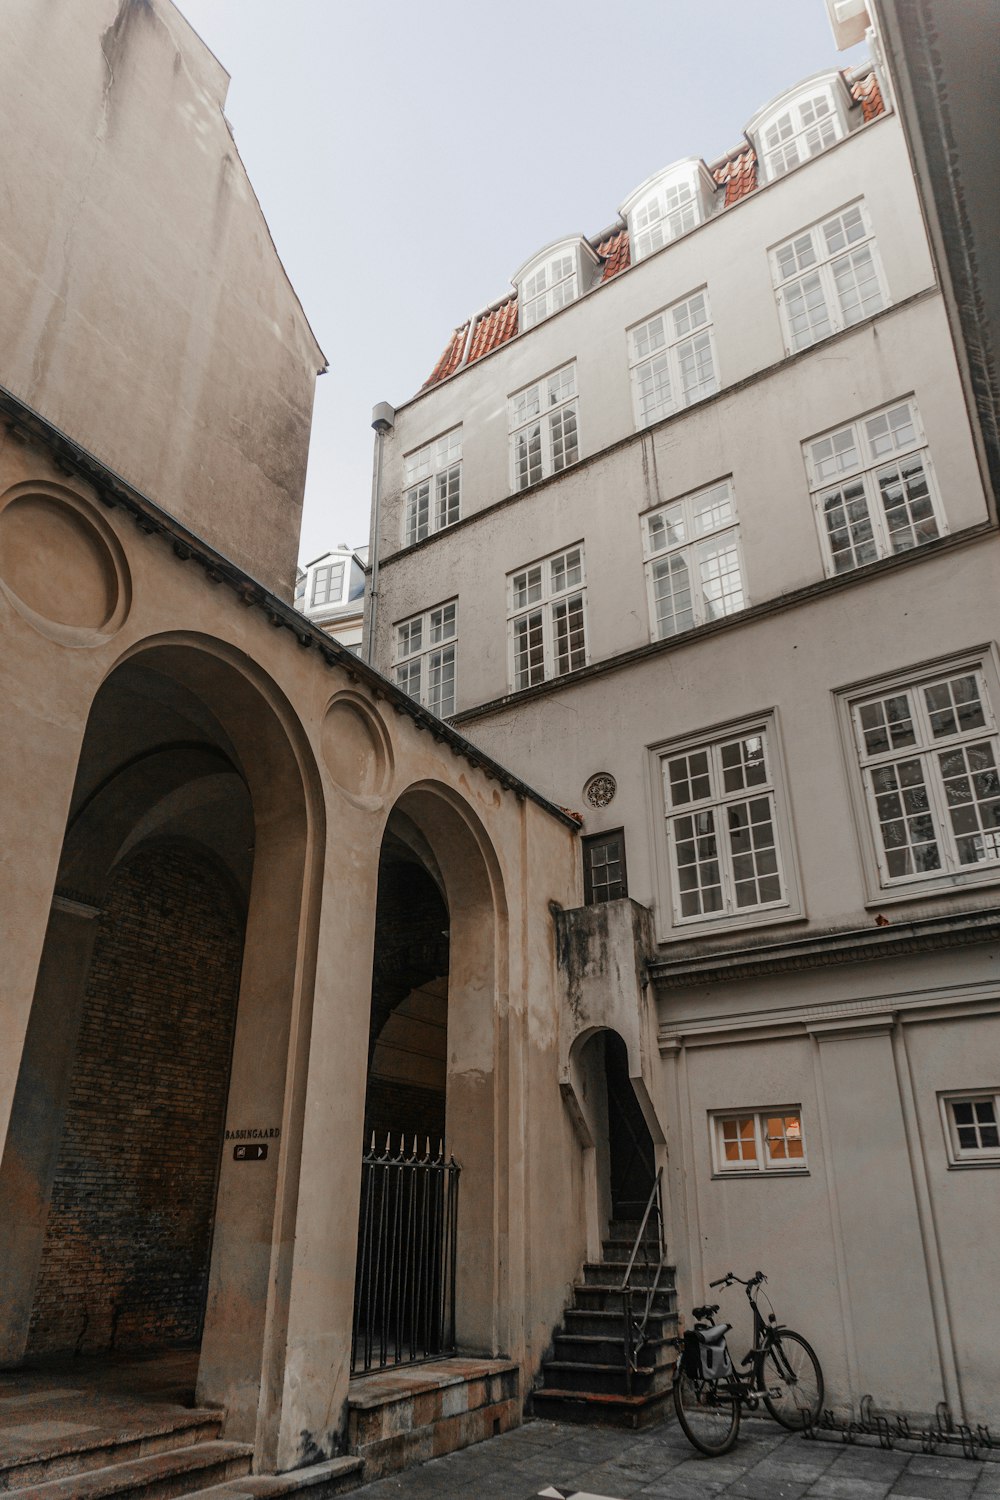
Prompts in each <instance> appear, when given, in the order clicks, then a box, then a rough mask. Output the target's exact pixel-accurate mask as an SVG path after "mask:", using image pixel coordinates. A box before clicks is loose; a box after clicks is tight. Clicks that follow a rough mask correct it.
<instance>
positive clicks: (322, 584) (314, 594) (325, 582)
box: [309, 562, 344, 609]
mask: <svg viewBox="0 0 1000 1500" xmlns="http://www.w3.org/2000/svg"><path fill="white" fill-rule="evenodd" d="M343 592H344V564H343V563H342V562H335V563H323V564H322V566H321V567H318V568H316V569H315V571H314V573H313V576H312V588H311V589H310V591H309V607H310V609H314V608H316V607H317V606H318V605H320V604H339V603H340V600H341V597H342V595H343Z"/></svg>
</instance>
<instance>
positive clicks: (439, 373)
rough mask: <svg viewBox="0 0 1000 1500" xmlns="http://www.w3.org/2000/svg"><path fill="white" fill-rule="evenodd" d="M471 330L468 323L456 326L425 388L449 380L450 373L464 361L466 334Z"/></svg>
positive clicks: (426, 381) (424, 385) (425, 382)
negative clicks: (463, 352)
mask: <svg viewBox="0 0 1000 1500" xmlns="http://www.w3.org/2000/svg"><path fill="white" fill-rule="evenodd" d="M468 331H469V325H468V323H463V324H462V326H461V328H456V329H455V332H454V333H453V334H452V336H451V338H450V339H449V340H448V346H447V348H446V349H445V351H444V353H443V354H442V356H441V358H440V359H439V360H438V362H437V364H436V365H435V366H434V369H433V370H432V371H431V374H430V377H429V379H427V380H425V381H424V384H423V389H424V390H426V389H427V387H428V386H429V385H437V383H438V381H439V380H447V378H448V376H449V375H454V373H455V371H456V370H457V369H458V367H459V365H460V364H461V361H462V351H463V349H464V348H465V336H466V334H467V333H468Z"/></svg>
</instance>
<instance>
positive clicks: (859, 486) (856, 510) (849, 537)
mask: <svg viewBox="0 0 1000 1500" xmlns="http://www.w3.org/2000/svg"><path fill="white" fill-rule="evenodd" d="M820 504H821V506H822V514H823V524H824V525H825V527H826V534H827V539H828V541H829V543H830V556H831V559H832V561H833V570H834V572H835V573H848V572H850V571H851V569H853V568H860V567H862V566H863V564H864V563H870V562H874V561H875V560H876V558H877V557H878V547H877V545H876V542H875V535H874V532H873V530H872V523H871V517H870V515H869V514H868V497H867V495H866V494H865V487H864V484H863V482H862V481H861V480H860V479H856V480H853V481H852V482H851V483H850V484H845V485H843V486H842V487H841V488H840V489H839V490H833V491H832V492H831V493H829V494H826V495H821V496H820Z"/></svg>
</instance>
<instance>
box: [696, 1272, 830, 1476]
mask: <svg viewBox="0 0 1000 1500" xmlns="http://www.w3.org/2000/svg"><path fill="white" fill-rule="evenodd" d="M766 1280H767V1277H766V1276H765V1275H764V1273H763V1271H758V1272H757V1274H756V1275H755V1276H751V1277H750V1280H749V1281H743V1280H742V1279H741V1278H740V1277H739V1276H735V1275H734V1274H733V1272H732V1271H728V1272H727V1273H726V1275H725V1276H721V1277H720V1278H719V1280H718V1281H713V1282H710V1283H709V1285H710V1286H712V1287H717V1286H721V1287H730V1286H732V1285H733V1283H734V1282H736V1283H738V1284H739V1285H740V1286H742V1287H744V1288H745V1289H746V1294H747V1301H748V1302H749V1303H750V1307H751V1310H752V1313H753V1347H752V1348H751V1349H749V1350H748V1351H747V1353H746V1355H745V1356H744V1358H743V1360H742V1363H741V1367H740V1369H739V1370H737V1369H736V1368H735V1367H734V1366H733V1362H732V1359H731V1358H730V1355H729V1350H728V1348H727V1347H726V1342H725V1338H726V1334H727V1333H728V1332H729V1330H730V1328H731V1327H732V1324H731V1323H716V1322H715V1314H716V1313H717V1312H718V1311H719V1304H718V1303H714V1304H712V1305H706V1306H704V1307H696V1308H694V1309H693V1312H694V1316H695V1318H697V1319H698V1322H697V1323H696V1324H695V1327H694V1328H693V1329H689V1330H688V1331H687V1332H686V1333H685V1335H684V1337H683V1339H678V1340H677V1341H676V1342H677V1345H678V1347H679V1348H680V1351H681V1352H680V1357H679V1359H678V1361H677V1369H676V1372H675V1375H674V1408H675V1410H676V1412H677V1420H678V1422H679V1423H680V1425H681V1428H682V1430H683V1432H684V1435H685V1436H686V1437H687V1438H688V1440H689V1441H690V1442H692V1443H693V1444H694V1446H695V1447H696V1448H697V1449H699V1451H700V1452H702V1453H707V1454H708V1455H709V1456H710V1457H715V1456H717V1455H718V1454H721V1453H728V1452H729V1450H730V1448H731V1447H732V1446H733V1444H734V1443H735V1442H736V1438H737V1435H738V1433H739V1430H740V1415H741V1411H742V1408H743V1407H744V1406H745V1407H746V1408H747V1410H748V1411H756V1410H757V1408H758V1406H759V1405H760V1402H761V1401H763V1403H764V1406H765V1407H766V1408H767V1410H768V1412H769V1413H770V1415H771V1416H772V1417H773V1418H774V1420H775V1421H776V1422H780V1424H781V1425H782V1427H787V1428H789V1429H790V1430H791V1431H793V1432H799V1431H801V1430H802V1428H803V1427H805V1426H806V1424H807V1423H809V1422H815V1421H816V1419H817V1418H818V1416H819V1414H820V1411H821V1409H822V1406H823V1394H824V1388H823V1371H822V1369H821V1368H820V1363H819V1360H818V1359H817V1358H816V1355H815V1353H814V1352H813V1349H812V1348H811V1346H810V1345H809V1344H808V1343H807V1342H806V1340H805V1339H804V1338H803V1337H802V1335H801V1334H800V1333H795V1332H794V1331H793V1330H792V1329H791V1328H786V1327H785V1325H784V1324H783V1323H779V1322H778V1320H777V1318H776V1316H775V1312H774V1307H773V1305H771V1303H770V1298H767V1293H766V1292H765V1294H764V1295H765V1298H767V1301H768V1304H769V1305H770V1306H771V1311H770V1313H769V1314H768V1316H767V1319H766V1321H765V1318H764V1315H763V1313H762V1312H761V1311H760V1309H759V1307H758V1306H757V1298H758V1297H759V1295H760V1288H761V1287H762V1286H763V1284H764V1282H766ZM742 1371H745V1372H746V1373H741V1372H742Z"/></svg>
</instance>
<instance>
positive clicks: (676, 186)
mask: <svg viewBox="0 0 1000 1500" xmlns="http://www.w3.org/2000/svg"><path fill="white" fill-rule="evenodd" d="M714 189H715V184H714V183H713V182H712V179H711V177H710V176H709V174H708V171H707V169H706V167H705V164H704V162H702V161H699V160H698V159H697V158H695V157H692V158H691V159H690V160H688V161H681V162H675V164H674V165H673V166H672V167H667V168H666V169H665V170H664V171H662V172H657V173H656V175H655V176H654V177H649V178H647V180H646V181H645V182H644V183H643V184H642V186H641V187H637V188H636V190H635V192H634V193H633V194H632V195H631V197H630V198H628V199H626V201H625V203H623V204H622V208H621V213H622V216H623V218H625V219H627V221H628V230H629V241H630V243H631V246H632V256H633V259H634V260H645V258H646V256H647V255H652V253H653V251H654V250H659V248H660V246H661V245H666V244H667V243H668V242H669V241H670V240H675V239H677V238H678V236H679V235H682V234H686V233H687V231H688V230H689V229H694V228H695V226H696V225H697V224H701V223H702V222H703V221H704V220H705V219H707V218H708V216H709V214H710V213H711V212H712V204H713V195H714Z"/></svg>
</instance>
